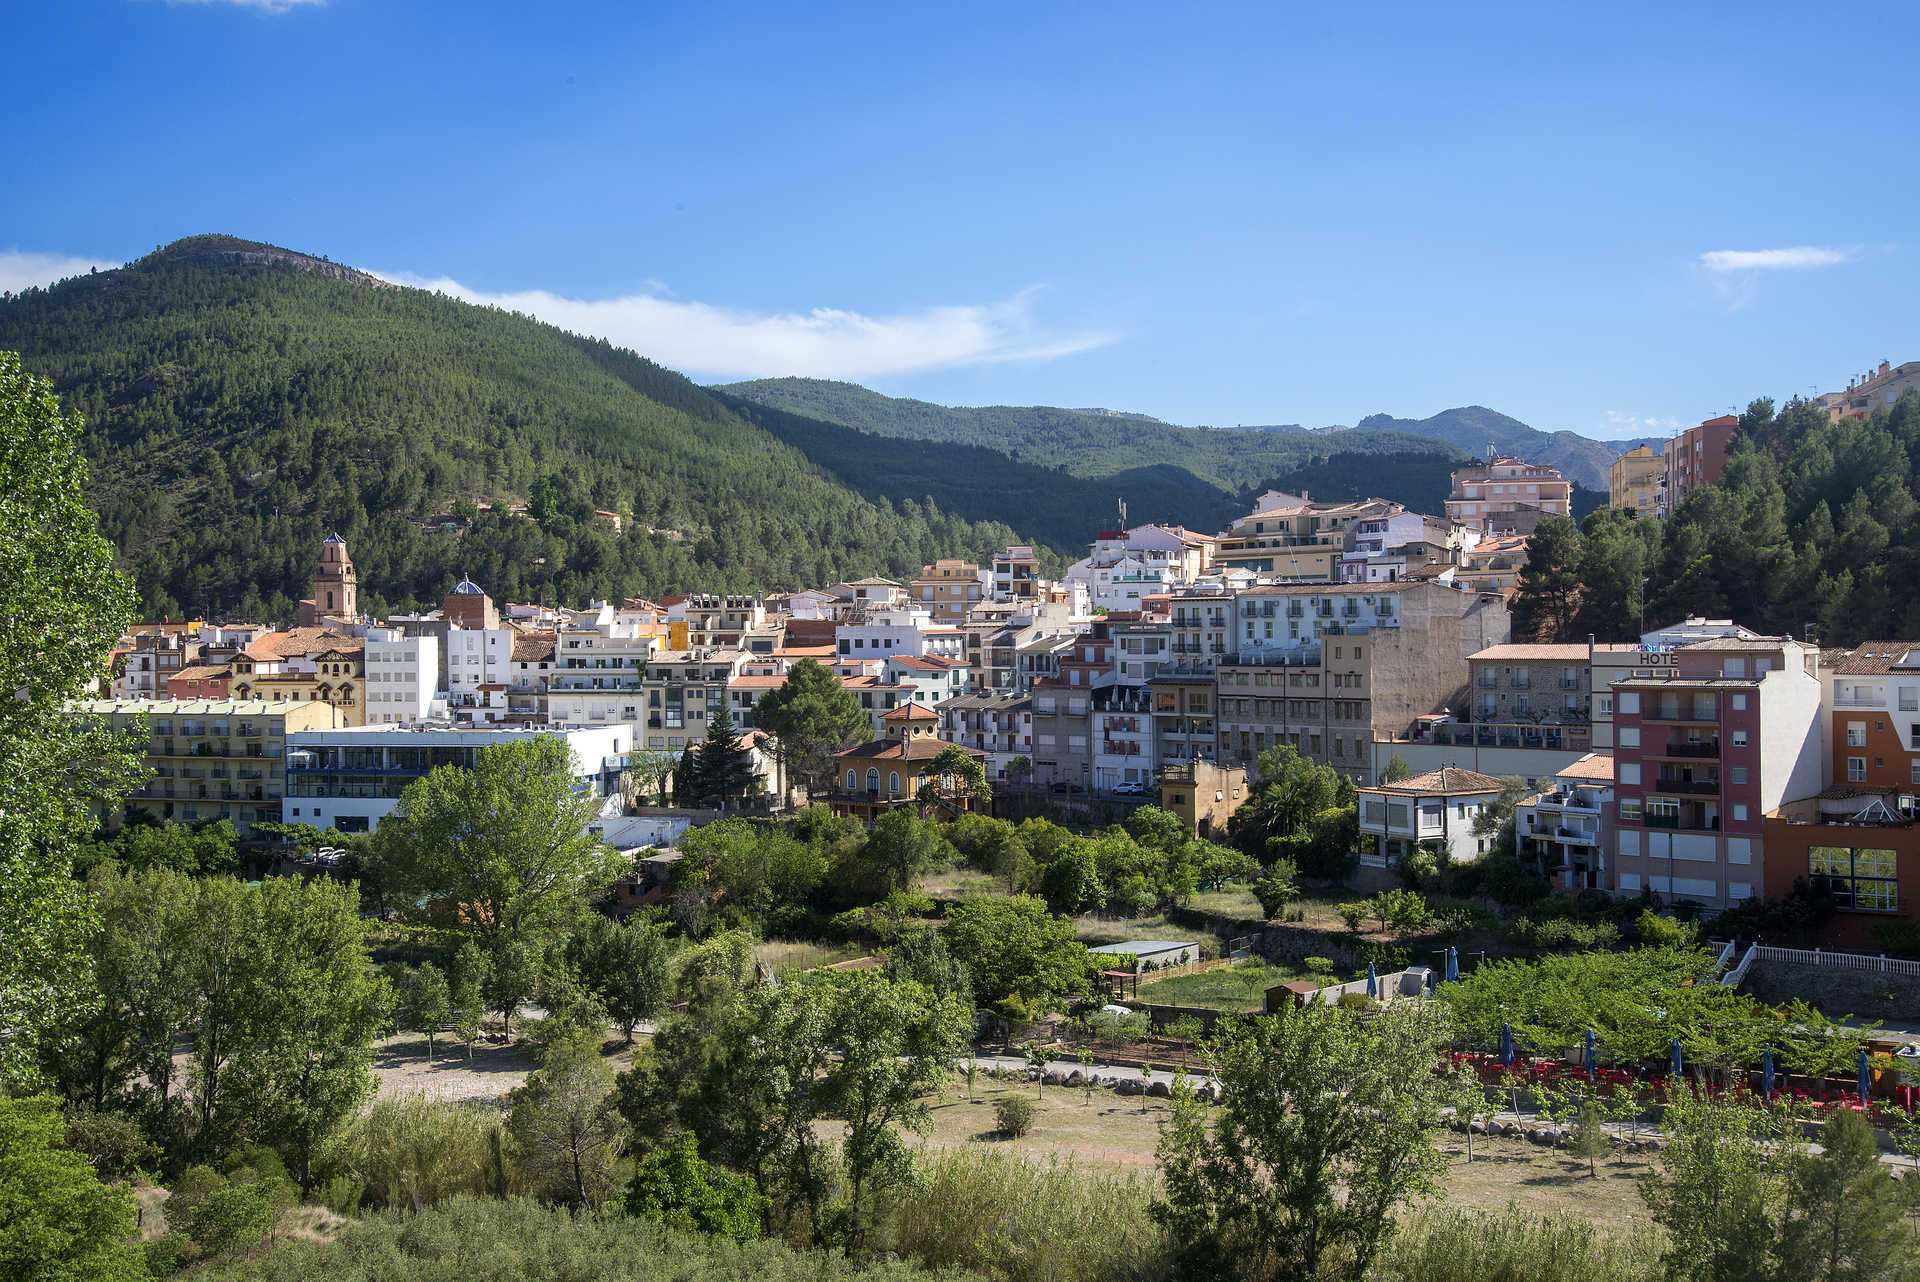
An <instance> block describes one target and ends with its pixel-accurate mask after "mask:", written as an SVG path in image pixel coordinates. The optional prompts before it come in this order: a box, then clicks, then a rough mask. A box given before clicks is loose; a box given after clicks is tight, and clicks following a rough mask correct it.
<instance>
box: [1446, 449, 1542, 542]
mask: <svg viewBox="0 0 1920 1282" xmlns="http://www.w3.org/2000/svg"><path fill="white" fill-rule="evenodd" d="M1571 515H1573V485H1572V483H1571V482H1569V481H1568V480H1567V478H1566V477H1564V476H1562V475H1560V472H1559V469H1557V468H1551V467H1545V466H1542V465H1540V464H1536V463H1523V462H1521V461H1520V460H1519V459H1517V458H1511V457H1508V456H1505V455H1502V456H1500V457H1498V458H1495V459H1494V460H1493V461H1492V462H1491V463H1476V464H1474V465H1473V466H1472V467H1463V468H1460V469H1459V470H1458V471H1456V472H1454V474H1453V491H1452V493H1450V494H1448V495H1447V519H1448V520H1450V521H1457V522H1459V523H1460V524H1461V525H1467V526H1471V527H1473V528H1474V529H1476V530H1482V531H1485V532H1486V533H1488V534H1498V533H1499V532H1500V531H1502V530H1506V529H1511V528H1514V526H1515V524H1516V523H1517V522H1516V518H1521V519H1525V520H1529V521H1535V520H1538V518H1539V516H1571ZM1527 528H1528V529H1531V528H1532V526H1531V525H1529V526H1528V527H1527Z"/></svg>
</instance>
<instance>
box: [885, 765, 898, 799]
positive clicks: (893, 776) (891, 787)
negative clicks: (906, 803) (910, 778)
mask: <svg viewBox="0 0 1920 1282" xmlns="http://www.w3.org/2000/svg"><path fill="white" fill-rule="evenodd" d="M887 791H888V792H889V793H891V794H893V795H895V796H898V795H899V793H900V772H899V771H898V770H889V771H887Z"/></svg>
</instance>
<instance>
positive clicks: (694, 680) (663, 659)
mask: <svg viewBox="0 0 1920 1282" xmlns="http://www.w3.org/2000/svg"><path fill="white" fill-rule="evenodd" d="M749 658H750V656H749V655H748V654H747V653H746V651H744V650H689V651H663V652H660V653H657V654H655V655H654V656H653V657H652V658H650V659H648V660H647V664H646V667H645V668H644V669H643V670H642V672H641V677H640V688H639V690H638V691H637V692H634V693H635V694H636V695H637V698H636V705H637V706H636V712H637V714H638V716H637V717H636V718H635V719H634V720H635V723H636V726H637V728H636V730H635V740H636V742H635V745H634V746H635V747H637V748H645V749H648V750H650V751H655V752H673V753H678V752H679V751H680V750H681V749H683V748H685V747H686V746H687V745H688V744H692V743H698V742H700V741H701V740H702V739H704V738H706V734H707V718H708V717H709V716H710V715H712V714H715V713H718V712H719V711H720V709H722V708H723V707H725V706H726V704H727V688H728V684H729V683H730V682H731V681H732V680H733V678H735V677H736V676H739V675H741V673H742V672H743V671H744V670H745V668H746V665H747V662H748V659H749ZM561 675H562V673H561V672H560V671H556V672H555V674H554V679H555V681H556V683H557V682H558V680H559V678H560V676H561ZM625 693H626V692H624V691H623V692H622V694H623V695H624V694H625ZM547 697H548V701H549V704H550V705H551V706H553V707H555V708H556V710H558V709H560V708H563V707H564V706H565V705H564V704H563V703H562V702H561V700H560V696H559V694H558V692H557V691H550V692H549V693H548V696H547ZM621 711H622V712H623V713H624V711H625V705H624V704H622V706H621ZM609 720H610V721H611V720H613V718H609ZM619 720H622V721H625V720H628V718H626V717H624V716H623V717H621V718H619ZM555 724H556V725H561V724H566V723H565V722H562V721H561V720H560V719H559V716H558V715H556V716H555Z"/></svg>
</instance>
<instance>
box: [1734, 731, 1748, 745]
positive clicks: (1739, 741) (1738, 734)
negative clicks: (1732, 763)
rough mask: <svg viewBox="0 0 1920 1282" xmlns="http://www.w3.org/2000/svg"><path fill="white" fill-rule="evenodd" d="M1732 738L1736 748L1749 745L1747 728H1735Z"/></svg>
mask: <svg viewBox="0 0 1920 1282" xmlns="http://www.w3.org/2000/svg"><path fill="white" fill-rule="evenodd" d="M1730 739H1731V742H1732V744H1733V746H1734V747H1736V748H1744V747H1746V746H1747V732H1746V731H1745V730H1735V731H1734V732H1733V734H1732V735H1731V736H1730Z"/></svg>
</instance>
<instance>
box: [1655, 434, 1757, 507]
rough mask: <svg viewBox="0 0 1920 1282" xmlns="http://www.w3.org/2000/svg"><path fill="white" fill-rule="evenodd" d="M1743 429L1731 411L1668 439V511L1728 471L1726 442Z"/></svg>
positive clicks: (1665, 500) (1666, 499) (1666, 501)
mask: <svg viewBox="0 0 1920 1282" xmlns="http://www.w3.org/2000/svg"><path fill="white" fill-rule="evenodd" d="M1739 428H1740V420H1739V419H1738V418H1737V417H1736V416H1734V415H1732V414H1722V415H1721V416H1720V417H1719V418H1710V419H1708V420H1706V422H1704V423H1702V424H1700V426H1698V427H1690V428H1688V429H1687V430H1686V431H1684V432H1682V433H1680V435H1678V436H1676V437H1674V438H1673V439H1672V440H1670V441H1668V442H1667V495H1666V498H1665V499H1664V500H1663V501H1664V502H1665V503H1666V510H1667V511H1669V512H1671V511H1673V510H1674V509H1675V508H1676V507H1679V506H1680V504H1681V502H1682V500H1684V499H1685V498H1686V497H1687V495H1689V494H1691V493H1693V492H1694V491H1695V490H1697V489H1699V488H1700V487H1701V486H1703V485H1712V484H1714V483H1715V482H1716V481H1718V480H1719V479H1720V474H1721V473H1722V472H1724V471H1726V470H1727V442H1728V441H1731V440H1732V439H1733V434H1734V433H1735V432H1736V431H1738V430H1739Z"/></svg>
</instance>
